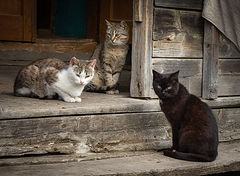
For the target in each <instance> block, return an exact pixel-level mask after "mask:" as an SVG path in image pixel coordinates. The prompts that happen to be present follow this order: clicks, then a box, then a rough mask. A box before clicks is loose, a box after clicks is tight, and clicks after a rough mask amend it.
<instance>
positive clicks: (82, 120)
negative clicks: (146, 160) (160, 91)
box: [0, 108, 240, 156]
mask: <svg viewBox="0 0 240 176" xmlns="http://www.w3.org/2000/svg"><path fill="white" fill-rule="evenodd" d="M213 112H214V115H215V117H216V118H217V121H218V124H219V137H220V141H231V140H237V139H240V121H239V113H240V109H239V108H224V109H214V110H213ZM0 127H1V129H2V130H1V134H0V138H1V141H0V151H1V152H0V155H1V156H21V155H27V154H47V153H64V154H71V153H86V152H110V151H135V150H148V149H159V148H165V147H169V146H170V145H171V144H170V142H171V128H170V126H169V124H168V122H167V119H166V118H165V117H164V114H163V113H162V112H152V113H150V112H149V113H130V114H128V113H125V114H106V115H86V116H84V115H83V116H62V117H49V118H33V119H20V120H10V121H9V120H1V121H0Z"/></svg>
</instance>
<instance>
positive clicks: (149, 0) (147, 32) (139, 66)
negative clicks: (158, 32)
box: [130, 0, 153, 97]
mask: <svg viewBox="0 0 240 176" xmlns="http://www.w3.org/2000/svg"><path fill="white" fill-rule="evenodd" d="M142 3H143V4H142V5H143V7H144V8H142V10H143V12H142V22H141V23H138V22H133V41H132V70H131V72H132V74H131V87H130V95H131V97H151V93H152V90H151V84H152V79H151V77H152V70H151V65H152V63H151V57H152V22H153V19H152V14H153V0H144V1H142Z"/></svg>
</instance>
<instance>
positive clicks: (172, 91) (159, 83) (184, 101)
mask: <svg viewBox="0 0 240 176" xmlns="http://www.w3.org/2000/svg"><path fill="white" fill-rule="evenodd" d="M178 73H179V72H175V73H171V74H160V73H158V72H156V71H154V70H153V88H154V91H155V93H156V94H157V96H158V97H159V99H160V106H161V109H162V111H163V112H164V114H165V116H166V118H167V120H168V121H169V123H170V125H171V128H172V135H173V138H172V144H173V146H172V148H171V149H166V150H164V155H166V156H169V157H172V158H176V159H182V160H188V161H199V162H200V161H202V162H210V161H213V160H215V159H216V157H217V154H218V152H217V148H218V127H217V123H216V119H215V117H214V115H213V113H212V111H211V109H210V108H209V106H208V105H207V104H206V103H204V102H202V101H201V100H200V99H199V98H198V97H196V96H195V95H192V94H189V93H188V91H187V89H186V88H185V87H184V86H183V85H182V84H181V83H179V82H178Z"/></svg>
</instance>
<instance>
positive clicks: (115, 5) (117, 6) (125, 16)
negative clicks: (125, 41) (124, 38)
mask: <svg viewBox="0 0 240 176" xmlns="http://www.w3.org/2000/svg"><path fill="white" fill-rule="evenodd" d="M132 12H133V1H132V0H101V1H100V26H99V39H100V42H103V41H104V40H105V33H106V32H105V31H106V28H107V26H106V22H105V19H107V20H109V21H112V22H120V21H122V20H125V21H126V22H127V24H128V26H129V43H130V44H131V43H132Z"/></svg>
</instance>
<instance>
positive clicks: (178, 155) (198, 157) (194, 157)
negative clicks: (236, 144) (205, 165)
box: [164, 150, 216, 162]
mask: <svg viewBox="0 0 240 176" xmlns="http://www.w3.org/2000/svg"><path fill="white" fill-rule="evenodd" d="M164 155H165V156H169V157H171V158H175V159H181V160H186V161H196V162H211V161H214V160H215V159H216V156H207V155H203V154H196V153H184V152H179V151H175V150H173V151H172V150H166V151H164Z"/></svg>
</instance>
